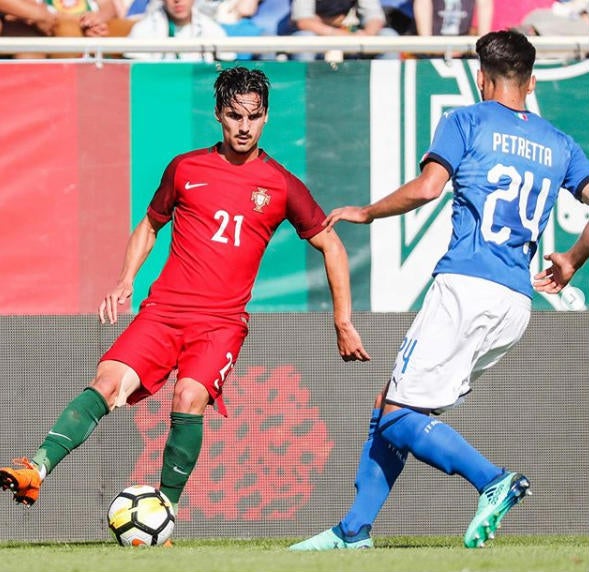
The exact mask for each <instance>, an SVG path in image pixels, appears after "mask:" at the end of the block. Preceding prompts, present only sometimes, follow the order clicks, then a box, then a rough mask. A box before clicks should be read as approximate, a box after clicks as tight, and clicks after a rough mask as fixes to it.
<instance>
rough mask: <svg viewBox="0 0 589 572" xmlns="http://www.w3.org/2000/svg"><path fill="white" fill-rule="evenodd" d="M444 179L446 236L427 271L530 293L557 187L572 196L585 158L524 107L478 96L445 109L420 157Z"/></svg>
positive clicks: (588, 165) (584, 172)
mask: <svg viewBox="0 0 589 572" xmlns="http://www.w3.org/2000/svg"><path fill="white" fill-rule="evenodd" d="M428 161H436V162H438V163H440V164H441V165H442V166H443V167H444V168H445V169H447V171H448V173H449V174H450V176H451V178H452V183H453V185H454V200H453V205H452V238H451V240H450V246H449V247H448V251H447V252H446V254H445V255H444V256H443V257H442V258H441V259H440V261H439V262H438V264H437V265H436V267H435V269H434V276H435V275H436V274H439V273H454V274H466V275H468V276H477V277H479V278H485V279H487V280H491V281H493V282H497V283H499V284H503V285H504V286H507V287H508V288H511V289H512V290H515V291H517V292H521V293H522V294H525V295H526V296H529V297H532V293H533V289H532V282H531V277H530V261H531V260H532V257H533V256H534V254H535V252H536V249H537V246H538V240H539V239H540V237H541V236H542V232H543V231H544V228H545V227H546V223H547V222H548V218H549V215H550V211H551V210H552V207H553V206H554V203H555V201H556V198H557V196H558V191H559V189H560V188H561V187H563V188H565V189H567V190H569V191H570V192H571V193H573V194H575V195H576V196H577V198H579V197H578V195H579V193H580V192H581V190H582V188H583V187H584V186H585V185H586V184H587V183H588V182H589V160H588V159H587V157H586V156H585V154H584V153H583V151H582V150H581V148H580V146H579V145H578V144H577V143H575V142H574V141H573V139H572V138H571V137H569V136H568V135H566V134H565V133H563V132H562V131H559V130H558V129H556V128H555V127H554V126H552V125H551V124H550V123H549V122H548V121H546V120H545V119H542V118H541V117H539V116H538V115H535V114H533V113H529V112H527V111H526V112H521V111H514V110H512V109H509V108H508V107H505V106H504V105H502V104H500V103H498V102H496V101H486V102H482V103H477V104H475V105H470V106H467V107H463V108H460V109H456V110H454V111H452V112H448V113H445V114H444V116H443V117H442V119H441V120H440V123H439V125H438V128H437V130H436V133H435V136H434V140H433V142H432V144H431V146H430V148H429V150H428V152H427V153H426V155H425V156H424V158H423V159H422V162H421V165H422V167H423V165H424V164H425V163H427V162H428Z"/></svg>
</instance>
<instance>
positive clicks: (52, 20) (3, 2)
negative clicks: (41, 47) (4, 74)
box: [0, 0, 57, 57]
mask: <svg viewBox="0 0 589 572" xmlns="http://www.w3.org/2000/svg"><path fill="white" fill-rule="evenodd" d="M56 25H57V14H56V12H55V10H52V9H50V8H49V6H47V4H43V3H41V4H38V3H37V2H31V1H29V0H0V35H2V36H52V35H53V33H54V30H55V27H56ZM20 56H21V54H17V56H16V57H20ZM22 56H26V57H31V56H37V57H42V56H43V54H22Z"/></svg>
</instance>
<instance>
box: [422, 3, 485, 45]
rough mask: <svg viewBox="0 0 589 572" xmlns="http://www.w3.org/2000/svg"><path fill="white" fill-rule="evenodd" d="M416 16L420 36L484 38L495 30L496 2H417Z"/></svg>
mask: <svg viewBox="0 0 589 572" xmlns="http://www.w3.org/2000/svg"><path fill="white" fill-rule="evenodd" d="M475 10H476V21H477V25H476V26H475V25H474V22H475ZM413 15H414V18H415V25H416V28H417V34H418V35H420V36H466V35H475V36H483V35H485V34H487V33H488V32H490V31H491V23H492V20H493V0H414V1H413Z"/></svg>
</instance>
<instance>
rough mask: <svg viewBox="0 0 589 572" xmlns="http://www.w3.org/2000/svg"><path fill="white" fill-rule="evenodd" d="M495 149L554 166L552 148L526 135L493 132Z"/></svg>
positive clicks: (547, 165)
mask: <svg viewBox="0 0 589 572" xmlns="http://www.w3.org/2000/svg"><path fill="white" fill-rule="evenodd" d="M493 151H499V152H501V153H510V154H512V155H517V156H519V157H524V158H525V159H529V160H530V161H536V162H537V163H540V164H542V165H545V166H546V167H552V149H551V148H550V147H546V146H545V145H542V144H540V143H536V142H535V141H530V140H529V139H526V138H525V137H519V136H517V135H510V134H508V133H497V131H495V132H493Z"/></svg>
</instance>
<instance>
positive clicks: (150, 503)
mask: <svg viewBox="0 0 589 572" xmlns="http://www.w3.org/2000/svg"><path fill="white" fill-rule="evenodd" d="M175 522H176V517H175V515H174V509H173V507H172V503H171V502H170V501H169V499H168V498H167V497H166V495H164V493H162V492H161V491H159V490H158V489H155V488H153V487H150V486H148V485H133V486H132V487H128V488H126V489H124V490H123V491H121V492H120V493H119V494H118V495H117V496H116V497H115V498H114V499H113V500H112V502H111V503H110V506H109V507H108V526H109V528H110V530H111V531H112V533H113V534H114V536H115V538H116V539H117V542H118V543H119V544H120V545H121V546H156V545H158V544H163V543H164V542H166V540H168V538H170V536H171V535H172V531H173V530H174V524H175Z"/></svg>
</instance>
